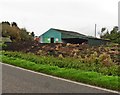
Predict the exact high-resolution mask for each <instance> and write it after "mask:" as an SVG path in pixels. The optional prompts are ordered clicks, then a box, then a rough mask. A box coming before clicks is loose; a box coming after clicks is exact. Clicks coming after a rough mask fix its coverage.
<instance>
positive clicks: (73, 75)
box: [0, 54, 120, 90]
mask: <svg viewBox="0 0 120 95" xmlns="http://www.w3.org/2000/svg"><path fill="white" fill-rule="evenodd" d="M20 55H23V54H20ZM26 55H27V54H26ZM24 56H25V55H24ZM29 56H30V55H29ZM0 57H1V56H0ZM29 58H30V57H29ZM31 58H32V57H31ZM39 59H41V57H39ZM34 60H35V59H34V58H33V60H32V59H31V60H26V59H22V58H21V57H17V56H10V55H9V56H8V55H6V54H5V55H3V56H2V62H4V63H8V64H11V65H15V66H19V67H22V68H25V69H30V70H34V71H37V72H43V73H46V74H51V75H54V76H58V77H62V78H66V79H71V80H74V81H78V82H83V83H87V84H91V85H95V86H100V87H104V88H108V89H113V90H120V88H119V86H120V82H119V78H120V77H119V76H108V75H103V74H101V73H98V72H94V71H87V70H81V69H75V68H60V67H59V66H57V65H56V66H53V65H51V64H46V61H50V60H47V59H46V61H45V60H44V59H41V63H35V61H34ZM51 60H52V59H51Z"/></svg>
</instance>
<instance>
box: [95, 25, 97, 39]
mask: <svg viewBox="0 0 120 95" xmlns="http://www.w3.org/2000/svg"><path fill="white" fill-rule="evenodd" d="M96 27H97V25H96V24H95V37H96Z"/></svg>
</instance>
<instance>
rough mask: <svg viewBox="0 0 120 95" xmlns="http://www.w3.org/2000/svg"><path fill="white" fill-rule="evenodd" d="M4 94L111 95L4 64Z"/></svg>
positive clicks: (105, 91) (90, 87) (98, 89)
mask: <svg viewBox="0 0 120 95" xmlns="http://www.w3.org/2000/svg"><path fill="white" fill-rule="evenodd" d="M2 93H110V92H109V91H107V90H104V89H100V88H97V87H95V88H94V87H92V86H87V85H84V84H81V83H77V82H72V81H69V80H68V81H67V80H64V79H61V78H60V79H59V78H56V77H51V76H49V75H44V74H42V73H40V74H38V73H34V72H32V71H26V70H24V69H20V68H17V67H14V66H9V65H5V64H2Z"/></svg>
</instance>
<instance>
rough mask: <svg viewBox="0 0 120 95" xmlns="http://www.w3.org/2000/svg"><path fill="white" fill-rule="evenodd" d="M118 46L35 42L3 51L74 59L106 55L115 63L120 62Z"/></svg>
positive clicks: (13, 44) (14, 44) (16, 45)
mask: <svg viewBox="0 0 120 95" xmlns="http://www.w3.org/2000/svg"><path fill="white" fill-rule="evenodd" d="M119 47H120V45H117V44H115V45H112V46H110V45H109V46H108V45H105V46H88V45H87V44H70V43H67V44H64V43H51V44H42V43H37V42H19V43H18V42H17V43H11V44H7V47H6V48H4V50H10V51H22V52H26V53H28V52H31V53H34V54H36V55H43V56H46V55H50V56H55V57H75V58H79V57H82V58H85V57H89V56H90V55H91V54H94V53H95V52H96V53H97V55H98V56H99V55H100V54H103V53H106V54H108V55H110V57H111V58H112V59H113V60H114V61H115V62H117V63H119V62H120V50H119Z"/></svg>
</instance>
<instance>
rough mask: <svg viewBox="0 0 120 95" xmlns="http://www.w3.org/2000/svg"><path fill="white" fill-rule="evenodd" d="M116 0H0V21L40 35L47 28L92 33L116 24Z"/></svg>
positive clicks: (110, 27)
mask: <svg viewBox="0 0 120 95" xmlns="http://www.w3.org/2000/svg"><path fill="white" fill-rule="evenodd" d="M118 1H119V0H0V12H1V15H0V22H2V21H9V22H16V23H17V24H18V26H19V27H20V28H22V27H25V28H26V29H27V30H28V31H30V32H32V31H34V32H35V34H36V35H38V36H39V35H41V34H42V33H44V32H46V31H47V30H48V29H50V28H57V29H63V30H70V31H76V32H79V33H82V34H86V35H89V36H94V30H95V29H94V26H95V24H97V32H99V31H100V29H101V28H102V27H107V28H108V29H109V30H111V29H112V28H113V27H114V26H116V25H118Z"/></svg>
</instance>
